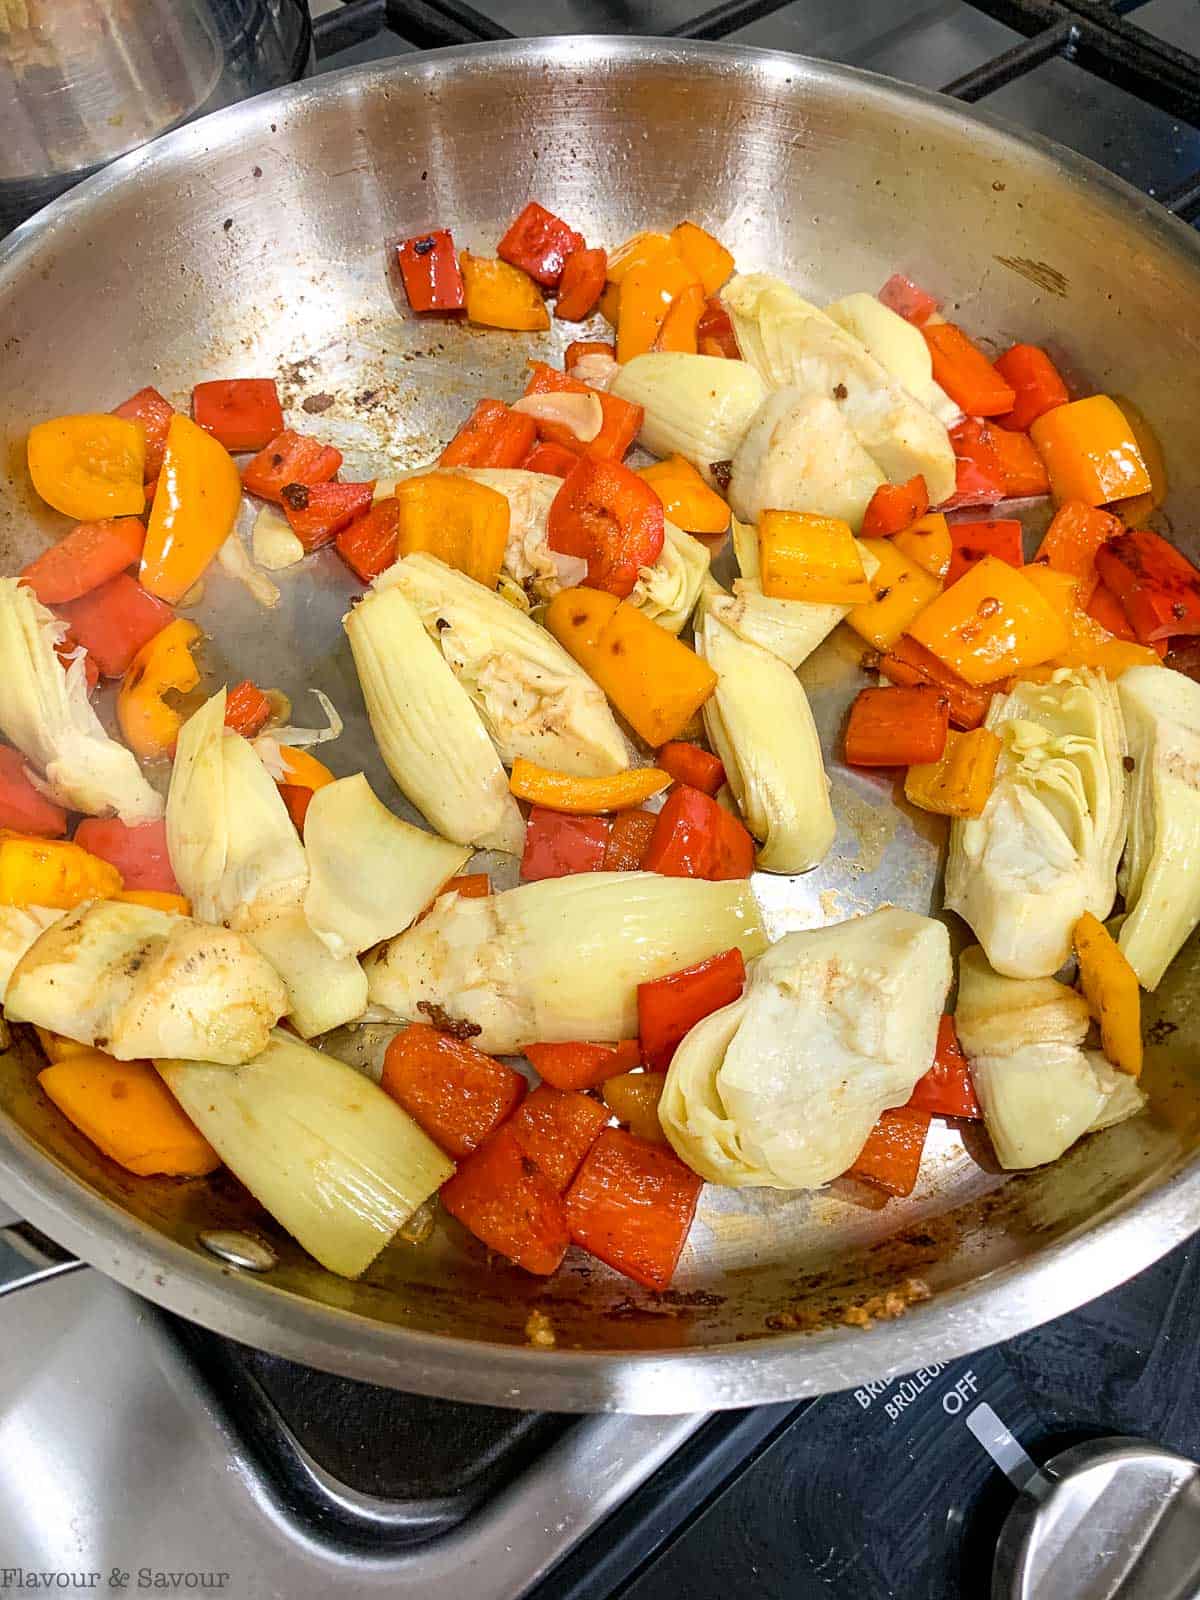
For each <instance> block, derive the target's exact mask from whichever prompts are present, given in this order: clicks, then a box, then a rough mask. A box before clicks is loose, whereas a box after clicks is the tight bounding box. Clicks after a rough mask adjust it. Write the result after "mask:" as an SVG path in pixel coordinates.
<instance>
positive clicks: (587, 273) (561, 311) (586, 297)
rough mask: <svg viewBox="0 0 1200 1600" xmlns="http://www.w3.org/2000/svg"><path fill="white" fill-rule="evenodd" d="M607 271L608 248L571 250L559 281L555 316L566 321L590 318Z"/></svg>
mask: <svg viewBox="0 0 1200 1600" xmlns="http://www.w3.org/2000/svg"><path fill="white" fill-rule="evenodd" d="M607 274H608V252H607V251H605V250H574V251H572V253H571V254H570V255H569V256H568V257H567V259H566V261H564V263H563V269H562V276H561V277H560V278H559V280H558V299H557V300H556V301H555V303H554V315H555V316H556V317H560V318H562V320H563V321H565V322H582V321H583V319H584V317H590V316H591V314H592V312H593V311H594V310H595V309H596V304H597V302H598V301H599V299H600V296H601V295H602V294H603V293H604V283H605V278H606V277H607Z"/></svg>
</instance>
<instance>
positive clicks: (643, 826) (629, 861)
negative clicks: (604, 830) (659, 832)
mask: <svg viewBox="0 0 1200 1600" xmlns="http://www.w3.org/2000/svg"><path fill="white" fill-rule="evenodd" d="M657 821H658V815H657V813H656V812H653V811H642V810H640V809H636V810H631V811H618V812H617V814H616V816H615V817H613V819H612V828H611V830H610V831H609V835H608V844H607V845H606V846H605V848H604V871H605V872H641V870H642V868H643V866H644V864H645V860H646V851H647V850H648V849H649V848H650V840H651V839H652V838H653V837H654V825H655V823H656V822H657Z"/></svg>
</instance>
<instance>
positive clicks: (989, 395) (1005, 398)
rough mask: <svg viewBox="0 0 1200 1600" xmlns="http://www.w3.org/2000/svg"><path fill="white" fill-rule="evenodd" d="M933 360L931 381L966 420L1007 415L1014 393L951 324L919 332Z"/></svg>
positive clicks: (938, 324)
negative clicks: (959, 409)
mask: <svg viewBox="0 0 1200 1600" xmlns="http://www.w3.org/2000/svg"><path fill="white" fill-rule="evenodd" d="M921 332H922V334H923V335H924V338H925V343H926V344H927V345H928V346H929V354H930V356H931V357H932V358H933V380H934V382H935V383H938V384H940V385H941V387H942V388H943V389H944V390H945V391H946V393H947V394H948V395H949V396H950V398H951V400H953V401H954V403H955V405H956V406H961V408H962V409H963V410H964V411H965V412H966V413H967V415H968V416H969V417H996V416H1004V415H1007V413H1008V412H1010V411H1011V410H1012V408H1013V406H1014V405H1015V403H1016V399H1017V396H1016V393H1015V391H1014V390H1013V389H1012V388H1010V386H1009V385H1008V384H1007V383H1005V381H1004V379H1003V378H1002V377H1001V376H1000V374H999V373H998V372H997V371H996V369H995V367H994V366H993V365H992V363H991V362H990V361H989V360H988V358H987V357H986V356H985V355H984V353H983V351H982V350H981V349H980V348H979V346H978V345H977V344H975V343H974V342H973V341H972V340H970V339H968V338H967V336H966V334H965V333H964V332H963V331H962V329H961V328H958V327H955V325H954V323H953V322H931V323H926V324H925V325H924V326H922V328H921Z"/></svg>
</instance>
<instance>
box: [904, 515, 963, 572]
mask: <svg viewBox="0 0 1200 1600" xmlns="http://www.w3.org/2000/svg"><path fill="white" fill-rule="evenodd" d="M890 542H891V543H892V544H893V545H895V547H896V549H897V550H899V551H900V553H901V555H905V556H907V557H908V559H909V560H910V561H915V562H916V564H917V566H918V567H920V568H921V570H922V572H928V573H930V574H931V575H932V576H933V577H935V578H944V577H945V576H946V574H947V572H949V570H950V557H951V556H952V555H953V554H954V543H953V541H952V539H951V538H950V524H949V523H948V522H947V521H946V519H945V517H944V516H943V515H942V513H941V512H940V511H927V512H926V513H925V515H924V516H923V517H918V518H917V520H916V521H915V522H914V523H913V525H912V527H911V528H905V530H904V532H903V533H898V534H896V536H895V537H894V538H893V539H892V540H891V541H890Z"/></svg>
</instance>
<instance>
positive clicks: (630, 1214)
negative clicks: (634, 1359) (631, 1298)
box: [442, 1128, 704, 1290]
mask: <svg viewBox="0 0 1200 1600" xmlns="http://www.w3.org/2000/svg"><path fill="white" fill-rule="evenodd" d="M451 1182H453V1180H451ZM447 1187H449V1185H447ZM703 1187H704V1183H703V1180H702V1179H701V1178H698V1177H697V1176H696V1174H695V1173H694V1172H692V1171H691V1170H690V1168H688V1167H685V1166H684V1164H683V1162H682V1161H680V1159H679V1157H678V1156H677V1155H676V1154H675V1153H674V1151H673V1150H669V1149H666V1148H664V1147H663V1146H662V1145H658V1144H650V1143H648V1142H647V1141H646V1140H645V1139H639V1138H638V1137H637V1136H636V1135H635V1134H632V1133H625V1132H624V1131H623V1130H621V1129H619V1128H606V1129H605V1130H604V1132H603V1133H602V1134H601V1135H600V1137H599V1138H598V1139H597V1140H596V1142H595V1144H594V1145H593V1146H592V1148H591V1150H590V1151H589V1152H588V1155H587V1157H586V1159H585V1160H584V1163H583V1166H582V1167H581V1168H580V1169H579V1174H578V1176H577V1177H576V1179H575V1182H574V1183H573V1184H572V1185H571V1187H570V1189H569V1190H568V1191H567V1223H568V1226H569V1228H570V1234H571V1238H572V1239H573V1240H574V1242H575V1243H576V1244H580V1245H582V1246H583V1248H584V1249H585V1250H588V1251H590V1252H591V1254H592V1255H594V1256H596V1257H598V1258H599V1259H600V1260H601V1261H604V1262H607V1264H608V1265H609V1266H610V1267H614V1268H615V1269H616V1270H617V1271H618V1272H622V1273H624V1274H625V1276H626V1277H627V1278H632V1279H633V1280H634V1282H635V1283H640V1284H642V1285H643V1287H644V1288H647V1289H658V1290H663V1289H667V1288H669V1287H670V1284H671V1278H672V1276H673V1274H674V1272H675V1268H676V1266H677V1265H678V1262H679V1257H680V1255H681V1254H682V1252H683V1246H684V1243H685V1242H686V1240H687V1236H688V1230H689V1229H690V1228H691V1225H692V1218H693V1217H694V1216H695V1214H696V1202H697V1201H698V1200H699V1198H700V1190H701V1189H702V1188H703ZM445 1195H446V1190H445V1189H443V1190H442V1198H443V1200H444V1199H445Z"/></svg>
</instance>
